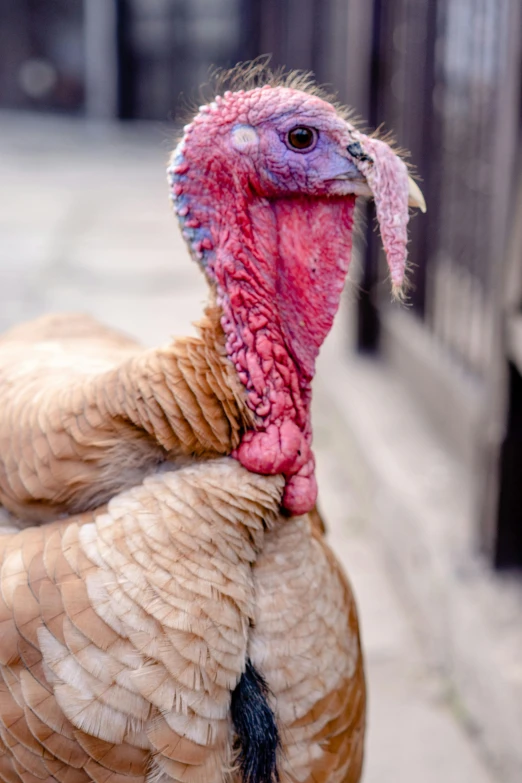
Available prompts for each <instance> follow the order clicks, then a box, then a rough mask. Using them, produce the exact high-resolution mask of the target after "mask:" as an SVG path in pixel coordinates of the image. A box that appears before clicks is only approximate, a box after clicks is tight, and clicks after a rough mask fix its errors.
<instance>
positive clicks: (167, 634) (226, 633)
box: [0, 459, 365, 783]
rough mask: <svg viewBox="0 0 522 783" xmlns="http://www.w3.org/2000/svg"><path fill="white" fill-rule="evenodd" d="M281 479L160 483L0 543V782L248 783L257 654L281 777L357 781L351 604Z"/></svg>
mask: <svg viewBox="0 0 522 783" xmlns="http://www.w3.org/2000/svg"><path fill="white" fill-rule="evenodd" d="M282 489H283V481H282V478H281V477H264V476H259V475H256V474H251V473H249V472H248V471H246V470H245V469H244V468H242V467H241V466H240V465H239V464H238V463H237V462H236V461H234V460H232V459H220V460H215V461H211V462H208V463H204V464H198V465H192V466H187V467H183V468H180V469H178V470H176V471H173V472H172V471H169V470H165V471H161V472H159V473H157V474H155V475H153V476H150V477H149V478H147V479H146V480H145V481H144V482H143V483H142V484H141V485H139V486H137V487H134V488H133V489H131V490H128V491H127V492H124V493H122V494H121V495H119V496H117V497H115V498H114V499H112V500H111V501H110V502H109V504H108V508H107V510H105V511H101V512H99V513H98V512H91V513H86V514H84V515H80V516H78V517H76V518H75V517H72V518H70V519H67V520H61V521H58V522H54V523H51V524H47V525H44V526H40V527H37V528H34V527H33V528H28V529H26V530H23V531H22V532H20V533H17V534H16V535H4V536H2V537H0V560H1V570H0V586H1V601H0V672H1V679H2V685H1V688H2V691H1V696H0V737H1V742H0V779H1V780H3V781H6V782H8V783H15V781H16V782H17V781H24V783H27V781H31V783H36V781H38V780H40V781H43V780H45V781H68V782H69V781H71V783H72V782H73V781H85V782H86V783H88V782H89V781H91V780H92V781H95V782H96V783H100V781H103V782H104V783H105V782H106V781H110V782H111V783H120V781H123V780H130V781H132V780H134V781H136V783H138V781H145V780H147V781H148V780H150V781H155V780H160V779H161V780H163V779H164V780H175V781H185V782H186V783H214V781H216V783H217V782H218V781H224V780H226V779H230V776H232V779H237V780H239V779H240V777H239V773H238V772H237V770H236V771H235V769H236V768H235V765H234V761H235V756H236V753H237V742H236V738H235V735H234V728H233V725H232V723H231V719H230V701H231V694H232V692H233V690H234V688H235V687H236V685H237V683H238V682H239V680H240V677H241V675H242V673H243V671H244V668H245V660H246V658H247V656H248V657H249V658H250V660H251V661H252V663H253V665H254V666H255V667H256V668H257V669H258V670H259V671H261V672H262V673H263V676H264V677H265V679H266V682H267V684H268V687H269V689H270V694H271V695H270V699H271V706H272V708H273V710H274V713H275V716H276V720H277V722H278V726H279V731H280V736H281V744H282V749H281V753H280V760H279V774H280V777H281V780H283V781H295V780H298V781H318V780H324V781H327V780H328V781H334V782H335V781H346V782H347V783H348V782H350V783H351V782H352V781H354V782H355V781H357V780H358V779H359V775H360V769H361V764H362V749H363V737H364V717H365V689H364V676H363V670H362V658H361V651H360V644H359V634H358V627H357V618H356V612H355V606H354V602H353V597H352V594H351V592H350V589H349V586H348V584H347V582H346V580H345V578H344V576H343V575H342V573H341V571H340V569H339V567H338V565H337V563H336V561H335V559H334V558H333V556H332V554H331V552H330V551H329V549H328V547H327V546H326V544H325V543H324V541H323V539H322V537H321V536H320V535H319V534H318V533H317V532H316V531H314V530H313V528H312V525H311V523H310V520H309V519H308V517H296V518H294V519H291V520H289V519H288V518H287V517H281V516H280V515H279V513H278V507H279V503H280V499H281V493H282Z"/></svg>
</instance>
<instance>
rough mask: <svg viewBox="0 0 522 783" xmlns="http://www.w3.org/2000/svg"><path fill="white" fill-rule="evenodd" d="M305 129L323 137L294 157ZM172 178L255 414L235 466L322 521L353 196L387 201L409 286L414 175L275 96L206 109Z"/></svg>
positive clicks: (323, 116) (384, 216) (305, 103)
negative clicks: (319, 468)
mask: <svg viewBox="0 0 522 783" xmlns="http://www.w3.org/2000/svg"><path fill="white" fill-rule="evenodd" d="M296 126H301V127H302V126H306V127H308V128H312V129H313V130H314V132H315V133H316V136H317V141H316V144H315V145H314V146H313V147H312V148H311V149H310V151H308V150H296V149H292V148H291V147H290V146H289V143H288V133H289V132H290V131H291V130H292V128H295V127H296ZM350 150H351V151H352V152H350ZM169 174H170V179H171V188H172V196H173V200H174V204H175V209H176V212H177V214H178V217H179V218H180V222H181V226H182V229H183V234H184V236H185V238H186V240H187V241H188V242H189V244H190V246H191V248H192V251H193V254H194V256H195V257H196V258H197V259H198V260H199V261H200V262H201V264H202V266H203V268H204V270H205V273H206V275H207V277H208V279H209V280H210V281H211V282H212V283H213V284H216V285H217V291H218V301H219V303H220V305H221V307H222V308H223V319H222V324H223V328H224V330H225V333H226V335H227V353H228V355H229V357H230V358H231V360H232V361H233V363H234V365H235V367H236V369H237V372H238V375H239V378H240V380H241V382H242V383H243V384H244V386H245V388H246V391H247V404H248V406H249V408H250V409H251V411H252V412H253V413H254V415H255V425H254V427H253V428H252V430H250V431H249V432H248V433H246V435H245V436H244V437H243V439H242V441H241V445H240V446H239V448H238V449H237V450H236V451H235V452H234V456H236V457H237V459H238V460H239V461H240V462H241V463H242V464H243V465H245V467H247V468H249V470H254V471H257V472H261V473H266V474H273V473H283V474H284V475H285V476H286V478H287V484H286V490H285V495H284V499H283V504H284V505H285V506H286V508H288V509H289V510H290V511H291V512H292V513H296V514H299V513H303V512H306V511H309V510H310V509H311V508H312V507H313V505H314V503H315V499H316V495H317V487H316V482H315V475H314V459H313V455H312V452H311V440H312V430H311V423H310V397H311V381H312V378H313V375H314V369H315V359H316V357H317V354H318V351H319V348H320V346H321V344H322V342H323V340H324V338H325V337H326V335H327V333H328V331H329V330H330V327H331V325H332V321H333V318H334V315H335V312H336V310H337V307H338V304H339V299H340V295H341V291H342V288H343V283H344V279H345V276H346V272H347V269H348V264H349V260H350V254H351V233H352V219H353V209H354V202H355V195H353V194H354V193H356V192H358V189H359V190H360V186H361V183H363V182H364V180H366V183H367V184H371V187H372V188H373V190H374V196H375V199H376V202H377V215H378V219H379V222H380V226H381V233H382V235H383V239H384V244H385V249H386V251H387V252H388V254H389V263H390V268H391V272H392V280H393V284H394V286H397V287H399V286H400V284H401V282H402V277H403V275H404V267H405V263H406V240H407V236H406V224H407V221H408V175H407V170H406V166H405V165H404V163H403V162H402V161H401V160H400V159H399V158H398V157H397V156H396V155H395V153H393V152H392V151H391V149H390V148H389V147H388V146H387V145H386V144H385V143H383V142H381V141H378V140H376V139H371V138H369V137H367V136H364V135H363V134H362V133H360V132H358V131H356V130H355V128H354V127H353V126H352V125H351V124H350V123H348V122H347V121H346V120H345V119H343V118H342V117H341V116H339V115H338V114H337V112H336V110H335V109H334V107H333V106H331V105H330V104H329V103H326V102H325V101H322V100H320V99H319V98H317V97H315V96H312V95H309V94H307V93H305V92H301V91H299V90H295V89H290V88H285V87H275V88H274V87H263V88H258V89H254V90H250V91H248V92H235V93H225V95H224V96H223V97H222V98H221V97H218V98H216V100H215V102H214V103H212V104H210V105H208V106H203V107H201V109H200V112H199V114H198V115H197V116H196V117H195V119H194V121H193V122H192V123H191V125H189V126H187V127H186V128H185V134H184V137H183V140H182V142H181V143H180V145H179V146H178V148H177V149H176V151H175V152H174V154H173V157H172V161H171V165H170V167H169Z"/></svg>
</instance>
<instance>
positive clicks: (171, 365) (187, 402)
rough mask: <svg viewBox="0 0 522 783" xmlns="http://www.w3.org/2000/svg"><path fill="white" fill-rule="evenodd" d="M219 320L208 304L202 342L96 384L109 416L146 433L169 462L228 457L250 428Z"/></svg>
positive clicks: (179, 343)
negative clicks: (218, 456)
mask: <svg viewBox="0 0 522 783" xmlns="http://www.w3.org/2000/svg"><path fill="white" fill-rule="evenodd" d="M220 315H221V310H220V309H219V308H218V307H217V306H216V305H215V304H212V303H211V304H209V305H208V307H207V308H206V310H205V316H204V318H203V319H202V320H201V321H200V323H199V324H198V325H197V326H198V331H199V338H191V337H188V338H181V339H179V340H175V341H174V342H173V343H172V344H171V345H169V346H167V347H165V348H159V349H152V350H150V351H144V352H140V353H139V354H137V355H136V356H135V357H133V358H131V359H129V360H128V361H126V362H124V363H122V364H121V365H119V366H118V367H117V368H115V369H114V370H113V371H111V373H109V374H108V375H107V374H106V375H104V376H102V377H99V378H97V379H96V381H95V383H96V384H97V385H98V386H99V388H100V392H101V393H102V394H104V396H105V402H106V405H107V408H108V409H109V412H110V414H111V416H112V417H115V418H118V417H124V418H125V419H127V420H129V421H131V422H132V424H133V425H135V426H136V427H138V428H139V429H140V430H145V432H146V433H147V434H149V435H151V436H153V438H154V441H155V442H156V443H158V444H159V445H160V446H162V447H163V449H165V450H166V451H167V452H168V456H169V457H172V456H179V455H182V456H191V457H192V456H196V457H212V456H216V455H226V454H230V452H231V451H232V450H233V449H234V448H235V447H236V446H237V445H238V444H239V441H240V437H241V433H242V432H243V431H244V430H245V429H246V427H248V426H249V425H251V420H252V417H251V415H250V416H249V415H248V414H249V411H248V408H246V406H245V403H244V390H243V387H242V386H241V384H240V383H239V381H238V379H237V376H236V373H235V371H234V369H233V367H231V366H230V362H229V361H228V359H227V356H226V350H225V335H224V333H223V329H222V327H221V324H220V320H219V319H220Z"/></svg>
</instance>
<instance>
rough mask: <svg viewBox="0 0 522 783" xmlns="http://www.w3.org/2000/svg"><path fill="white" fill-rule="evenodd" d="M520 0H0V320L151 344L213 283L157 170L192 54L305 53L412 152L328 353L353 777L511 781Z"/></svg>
mask: <svg viewBox="0 0 522 783" xmlns="http://www.w3.org/2000/svg"><path fill="white" fill-rule="evenodd" d="M521 17H522V8H521V7H520V3H519V0H299V1H298V0H47V1H46V2H44V0H0V182H1V186H0V326H1V327H2V329H4V328H7V327H8V326H10V325H11V324H13V323H15V322H17V321H20V320H22V319H26V318H30V317H33V316H36V315H39V314H41V313H43V312H47V311H49V310H58V309H60V310H64V309H66V310H78V309H79V310H84V311H89V312H92V313H93V314H95V315H96V316H97V317H99V318H100V319H102V320H104V321H105V322H108V323H111V324H113V325H115V326H119V327H120V328H124V329H126V330H127V331H130V332H133V333H134V334H137V335H138V336H140V337H141V338H142V339H143V340H144V342H146V343H154V342H157V341H158V340H160V339H162V340H165V339H168V338H169V336H170V335H171V334H173V333H176V332H177V333H180V332H186V330H187V329H188V328H189V324H190V322H191V320H194V319H196V318H197V317H198V314H199V312H200V309H201V302H202V301H204V298H205V290H204V285H203V282H202V280H201V278H200V275H199V272H198V270H197V269H196V268H195V267H193V266H192V265H191V264H190V262H189V260H188V256H187V254H186V252H185V250H184V248H183V245H182V241H181V239H180V237H178V234H177V229H176V227H175V225H174V224H173V222H172V220H171V216H170V212H169V207H168V203H167V198H166V194H167V190H166V185H165V184H164V173H163V171H164V167H165V162H166V159H167V156H168V152H169V150H170V149H171V148H172V146H173V139H174V138H175V135H176V129H177V126H178V125H179V123H181V124H182V123H183V119H184V117H185V114H186V106H187V105H188V102H189V101H191V100H193V99H194V98H195V99H196V101H197V98H198V88H199V86H200V85H201V84H202V83H203V82H205V81H206V79H207V76H208V69H209V67H210V66H215V65H217V66H226V67H228V66H231V65H233V64H234V63H235V62H237V61H239V60H246V59H251V58H254V57H256V56H258V55H260V54H263V53H269V54H271V55H272V64H273V65H274V66H277V65H285V66H287V67H288V68H299V69H308V70H311V71H313V72H314V74H315V76H316V78H317V80H318V81H319V82H321V83H326V84H327V85H328V86H329V87H330V88H331V89H333V90H334V91H336V92H337V93H338V95H339V98H340V99H341V100H342V101H343V102H346V103H348V104H349V105H350V106H352V107H353V108H354V109H355V111H356V113H357V114H359V115H360V116H361V117H362V118H363V120H364V122H365V124H366V125H367V126H369V127H371V128H375V127H378V126H380V125H382V126H383V128H384V130H391V131H392V132H393V134H394V136H395V138H396V139H397V141H398V143H399V145H400V146H401V147H403V148H406V149H408V150H409V151H410V152H411V160H412V162H413V164H414V165H415V167H416V171H417V172H418V174H419V177H420V179H421V181H422V183H421V184H422V190H423V192H424V195H425V198H426V202H427V205H428V213H427V215H426V216H422V215H416V216H415V217H414V219H413V220H412V222H411V245H410V257H411V259H412V274H411V279H412V289H411V292H410V296H409V300H408V302H407V304H406V306H402V307H399V306H397V305H393V304H392V303H391V302H390V295H389V285H388V281H387V280H386V273H385V270H384V268H383V265H382V257H381V255H382V254H381V250H380V240H379V237H378V235H377V234H376V233H375V230H374V224H375V221H374V216H373V211H372V207H371V205H367V206H366V207H365V208H364V211H366V213H367V214H366V216H365V220H363V221H362V223H361V225H362V229H361V230H360V231H359V233H358V237H357V246H356V248H355V252H354V263H353V265H352V266H353V270H352V274H351V282H350V283H349V285H348V287H347V288H348V290H347V293H346V297H345V301H344V302H343V307H342V311H341V313H340V316H339V318H338V319H337V322H336V327H335V329H334V332H333V334H332V336H331V337H330V338H329V340H328V342H327V344H326V346H325V349H324V351H323V353H322V356H321V366H320V368H319V369H320V372H319V373H318V375H319V377H318V382H317V389H316V421H317V427H316V436H315V437H316V441H315V442H316V448H317V452H318V462H319V478H320V487H321V495H320V497H321V502H322V505H323V508H324V509H325V512H326V515H327V518H328V519H329V520H330V527H331V530H332V537H333V538H334V540H335V543H336V548H337V551H339V552H341V555H342V557H343V559H344V560H345V563H346V565H347V568H348V570H349V573H350V574H351V576H352V579H353V581H354V584H355V588H356V592H357V593H358V595H359V600H360V604H361V611H362V618H363V621H362V622H363V632H364V636H365V642H366V649H367V656H368V661H369V679H370V692H371V694H372V695H371V699H372V702H371V711H370V739H369V750H368V765H367V772H366V780H367V781H368V783H373V782H374V783H377V781H382V780H383V779H386V781H387V783H393V782H394V781H401V783H404V781H406V782H408V781H409V780H412V781H413V779H414V778H415V780H416V781H422V783H431V781H439V780H444V781H445V783H452V781H455V783H457V781H458V783H465V781H468V780H469V781H471V780H473V781H474V783H483V782H484V783H487V782H488V781H489V782H490V783H491V782H492V781H506V782H507V783H515V781H516V782H517V783H520V780H521V779H522V741H521V740H522V737H521V730H522V577H521V575H522V571H521V570H520V567H521V566H522V375H521V373H522V310H521V305H522V179H521V176H520V174H521V169H520V160H519V154H518V150H519V140H520V129H521V112H520V93H521V86H522V85H521V82H522V69H521V42H522V26H521V22H522V19H521Z"/></svg>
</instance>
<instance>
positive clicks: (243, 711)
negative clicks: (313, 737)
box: [232, 660, 281, 783]
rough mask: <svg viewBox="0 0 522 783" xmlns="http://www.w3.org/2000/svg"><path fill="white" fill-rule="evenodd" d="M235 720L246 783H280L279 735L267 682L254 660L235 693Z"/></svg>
mask: <svg viewBox="0 0 522 783" xmlns="http://www.w3.org/2000/svg"><path fill="white" fill-rule="evenodd" d="M232 720H233V722H234V728H235V730H236V734H237V751H238V757H237V758H238V762H239V767H240V770H241V777H242V779H243V783H278V781H279V773H278V771H277V756H278V752H279V749H280V746H281V740H280V738H279V731H278V729H277V723H276V719H275V716H274V713H273V712H272V710H271V708H270V705H269V703H268V686H267V684H266V681H265V679H264V678H263V677H262V675H261V674H259V672H258V671H257V670H256V669H255V668H254V666H253V665H252V663H251V661H250V660H247V664H246V670H245V672H244V674H243V675H242V677H241V679H240V680H239V682H238V684H237V686H236V689H235V690H234V692H233V693H232Z"/></svg>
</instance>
